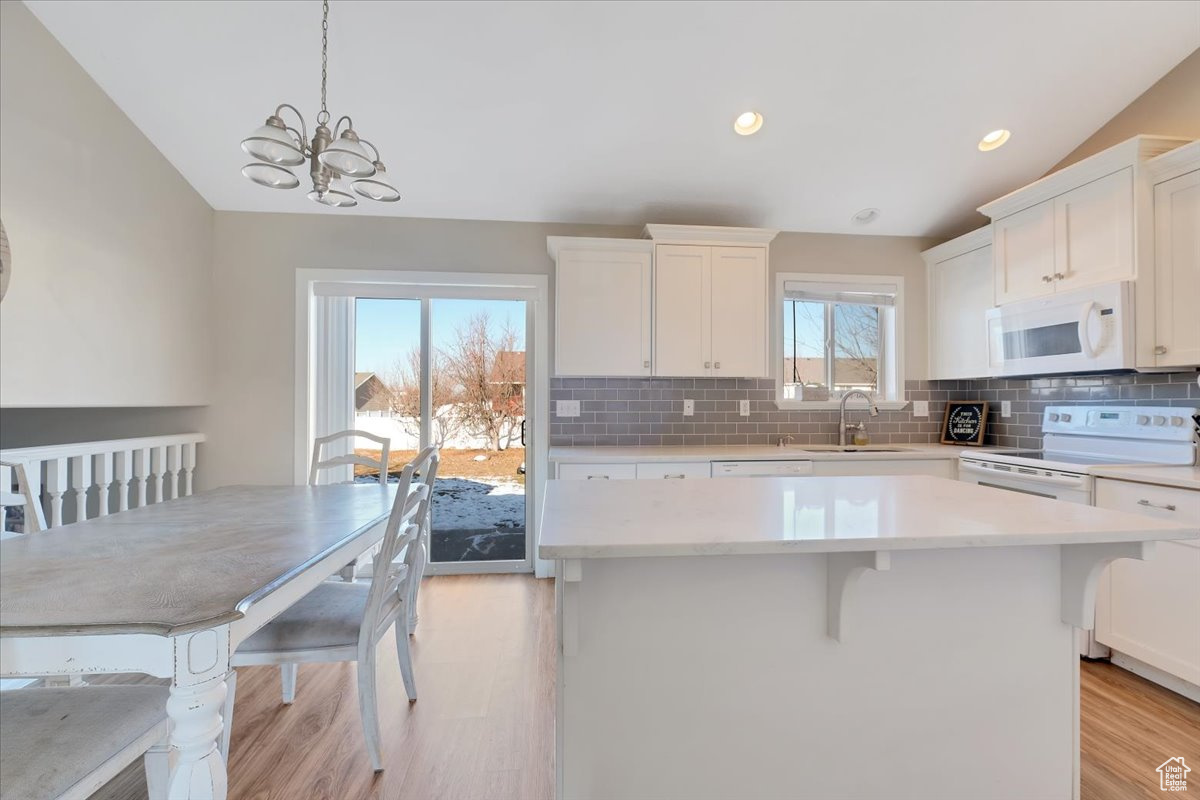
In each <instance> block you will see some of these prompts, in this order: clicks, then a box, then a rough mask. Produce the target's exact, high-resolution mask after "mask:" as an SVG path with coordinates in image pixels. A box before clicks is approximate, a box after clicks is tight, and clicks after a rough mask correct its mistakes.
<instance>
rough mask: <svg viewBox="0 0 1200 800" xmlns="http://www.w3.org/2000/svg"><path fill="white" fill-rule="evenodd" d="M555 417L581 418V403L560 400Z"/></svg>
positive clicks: (556, 406)
mask: <svg viewBox="0 0 1200 800" xmlns="http://www.w3.org/2000/svg"><path fill="white" fill-rule="evenodd" d="M554 415H555V416H556V417H578V416H579V401H578V400H559V401H557V402H556V404H555V409H554Z"/></svg>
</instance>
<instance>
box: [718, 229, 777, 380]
mask: <svg viewBox="0 0 1200 800" xmlns="http://www.w3.org/2000/svg"><path fill="white" fill-rule="evenodd" d="M709 287H710V288H709V291H710V295H711V318H710V323H709V332H710V339H711V341H712V374H713V375H715V376H718V377H720V376H727V377H736V378H765V377H766V375H767V251H766V249H765V248H762V247H714V248H712V278H711V280H710V281H709Z"/></svg>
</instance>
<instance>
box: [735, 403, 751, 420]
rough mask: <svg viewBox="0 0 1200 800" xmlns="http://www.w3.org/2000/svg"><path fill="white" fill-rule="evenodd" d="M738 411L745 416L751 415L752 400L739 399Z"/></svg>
mask: <svg viewBox="0 0 1200 800" xmlns="http://www.w3.org/2000/svg"><path fill="white" fill-rule="evenodd" d="M738 413H739V414H741V415H742V416H743V417H748V416H750V401H749V400H739V401H738Z"/></svg>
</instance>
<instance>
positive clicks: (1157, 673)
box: [1112, 650, 1200, 703]
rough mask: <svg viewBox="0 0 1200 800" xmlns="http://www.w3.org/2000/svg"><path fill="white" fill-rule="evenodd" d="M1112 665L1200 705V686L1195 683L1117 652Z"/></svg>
mask: <svg viewBox="0 0 1200 800" xmlns="http://www.w3.org/2000/svg"><path fill="white" fill-rule="evenodd" d="M1112 663H1114V664H1116V665H1117V666H1118V667H1120V668H1121V669H1126V670H1129V671H1130V672H1132V673H1133V674H1134V675H1140V676H1142V677H1143V678H1145V679H1146V680H1148V681H1151V682H1153V683H1157V684H1158V685H1159V686H1161V687H1163V688H1164V689H1170V690H1171V691H1172V692H1175V694H1181V695H1183V696H1184V697H1186V698H1187V699H1189V700H1193V701H1195V702H1197V703H1200V686H1197V685H1196V684H1194V683H1189V682H1188V681H1185V680H1184V679H1183V678H1179V677H1176V676H1174V675H1172V674H1171V673H1169V672H1163V671H1162V670H1161V669H1159V668H1158V667H1152V666H1150V665H1149V664H1147V663H1146V662H1145V661H1138V660H1137V659H1136V658H1134V657H1133V656H1127V655H1125V654H1124V653H1118V652H1117V651H1116V650H1113V653H1112Z"/></svg>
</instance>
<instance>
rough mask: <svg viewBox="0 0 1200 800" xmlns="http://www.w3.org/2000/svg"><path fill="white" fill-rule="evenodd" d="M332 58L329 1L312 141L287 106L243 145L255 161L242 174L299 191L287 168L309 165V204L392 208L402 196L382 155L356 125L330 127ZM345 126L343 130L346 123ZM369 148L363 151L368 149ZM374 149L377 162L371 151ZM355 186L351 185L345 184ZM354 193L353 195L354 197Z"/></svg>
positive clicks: (271, 185) (325, 7) (296, 112)
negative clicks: (362, 202) (287, 118)
mask: <svg viewBox="0 0 1200 800" xmlns="http://www.w3.org/2000/svg"><path fill="white" fill-rule="evenodd" d="M328 53H329V0H324V2H323V3H322V16H321V110H320V112H319V113H318V114H317V117H316V120H317V127H316V129H314V130H313V135H312V138H311V139H310V138H309V135H308V126H307V125H306V124H305V122H304V115H302V114H301V113H300V111H299V110H297V109H296V107H295V106H292V105H288V104H287V103H283V104H282V105H280V106H279V107H278V108H276V109H275V113H274V114H272V115H271V116H269V117H267V121H266V122H265V123H263V125H262V126H260V127H259V128H258V129H257V130H255V131H254V132H253V133H251V134H250V135H249V136H247V137H246V138H245V139H243V140H242V150H244V151H246V153H247V154H248V155H250V156H252V157H253V158H255V159H257V161H254V162H251V163H249V164H247V165H246V166H244V167H242V174H243V175H245V176H246V177H247V178H249V179H250V180H252V181H254V182H255V183H257V184H258V185H260V186H266V187H269V188H271V189H295V188H296V187H297V186H299V185H300V179H299V178H297V177H296V175H295V174H294V173H293V172H292V171H291V170H290V169H288V167H298V166H300V165H301V164H303V163H304V162H305V161H308V162H309V176H310V177H311V178H312V191H310V192H309V193H308V199H309V200H312V201H314V202H316V203H320V204H321V205H324V206H331V207H333V208H351V207H353V206H356V205H358V200H357V199H356V198H355V197H354V194H358V195H359V196H361V197H365V198H367V199H369V200H377V201H379V202H382V203H394V202H396V201H397V200H399V199H400V192H399V191H398V190H397V189H396V187H394V186H392V185H391V183H389V182H388V181H387V179H386V177H385V176H384V172H385V170H384V166H383V162H382V161H381V159H380V156H379V150H378V149H377V148H376V147H375V145H373V144H371V143H370V142H368V141H365V140H362V139H359V138H358V133H356V132H355V130H354V121H353V120H351V119H350V117H341V118H340V119H338V121H337V122H336V123H334V126H333V129H332V130H331V129H330V127H329V120H330V115H329V110H328V108H327V107H326V103H325V86H326V82H327V76H328V60H329V59H328ZM284 111H290V112H291V113H292V114H293V115H295V117H296V118H297V120H299V125H300V130H296V129H295V128H293V127H289V126H288V125H287V123H285V122H284V120H283V116H282V115H283V113H284ZM343 122H344V123H345V127H343V126H342V123H343ZM364 145H365V146H364ZM367 147H370V148H371V151H372V153H373V154H374V157H372V155H371V153H368V152H367V149H366V148H367ZM346 179H349V180H352V181H353V184H352V186H347V185H346V182H345V180H346ZM351 188H353V190H354V193H351Z"/></svg>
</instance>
